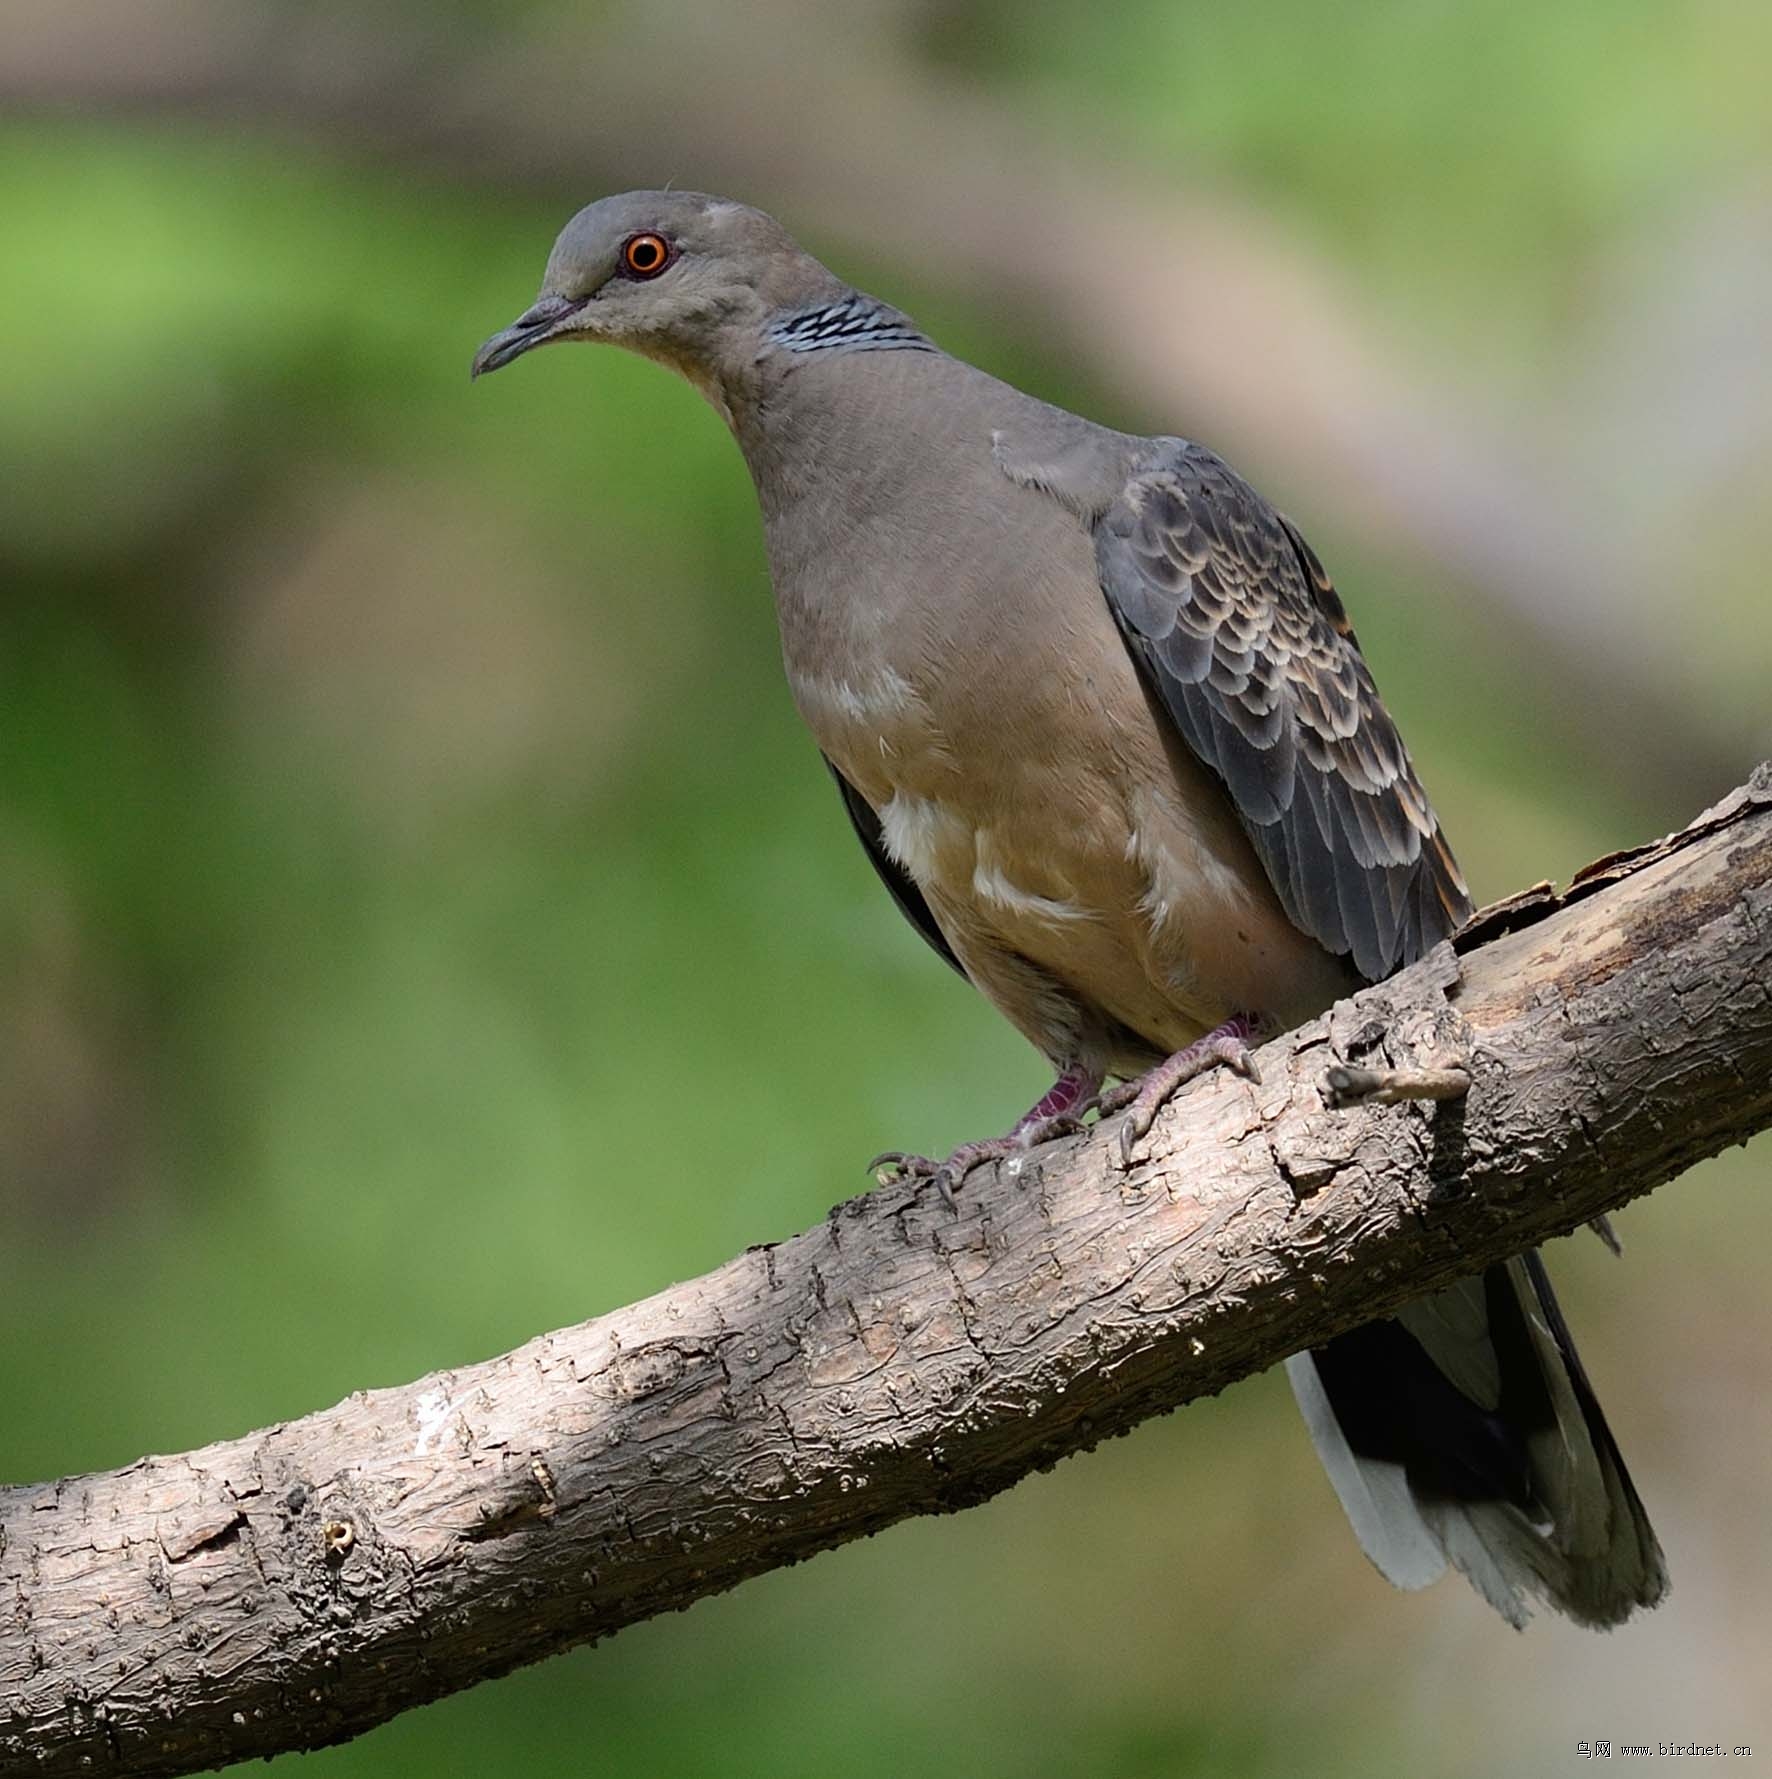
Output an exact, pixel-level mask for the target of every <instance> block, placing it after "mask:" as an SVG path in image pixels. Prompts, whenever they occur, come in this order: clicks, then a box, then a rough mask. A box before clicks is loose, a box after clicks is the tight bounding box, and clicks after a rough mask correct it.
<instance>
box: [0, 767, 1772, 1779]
mask: <svg viewBox="0 0 1772 1779" xmlns="http://www.w3.org/2000/svg"><path fill="white" fill-rule="evenodd" d="M1769 980H1772V767H1761V768H1760V770H1759V771H1758V772H1757V773H1756V774H1755V775H1754V778H1753V780H1752V781H1751V782H1750V784H1749V785H1747V786H1745V787H1743V788H1742V789H1741V790H1740V791H1737V792H1736V793H1734V794H1733V795H1732V796H1731V797H1729V798H1728V799H1726V800H1725V801H1724V802H1723V803H1722V804H1719V805H1718V806H1717V807H1716V808H1715V809H1713V810H1711V811H1710V812H1709V813H1708V814H1707V815H1705V816H1703V817H1701V818H1700V819H1699V821H1698V822H1696V823H1695V824H1694V825H1693V826H1692V827H1690V828H1688V829H1687V830H1685V831H1684V832H1683V833H1681V834H1679V835H1675V836H1672V837H1671V838H1670V839H1668V840H1666V841H1663V842H1661V843H1659V844H1657V845H1654V846H1651V847H1646V848H1643V849H1640V850H1639V851H1637V852H1635V853H1632V854H1627V855H1621V856H1619V857H1616V858H1613V859H1609V860H1605V861H1602V862H1601V863H1600V864H1599V865H1597V866H1594V867H1590V868H1589V870H1588V871H1586V872H1584V873H1582V875H1581V876H1580V877H1578V878H1577V880H1576V882H1575V883H1574V885H1573V886H1572V887H1571V889H1570V890H1569V891H1568V892H1566V893H1565V894H1564V895H1562V896H1558V895H1555V894H1553V893H1552V892H1551V891H1550V890H1549V889H1548V888H1545V887H1541V888H1540V889H1538V890H1535V891H1530V892H1527V893H1526V894H1524V895H1522V896H1517V897H1515V898H1513V899H1512V900H1510V901H1509V902H1506V903H1502V904H1498V905H1497V906H1496V907H1495V908H1493V909H1490V910H1488V911H1486V912H1485V913H1484V914H1483V915H1480V916H1479V917H1478V918H1477V920H1476V921H1475V922H1474V923H1473V924H1472V926H1471V928H1470V929H1468V930H1467V932H1466V933H1465V934H1463V935H1461V936H1460V939H1459V941H1458V950H1457V951H1454V950H1453V949H1452V948H1451V947H1442V948H1440V950H1439V951H1437V952H1435V953H1434V954H1433V955H1431V956H1430V957H1429V958H1427V959H1425V960H1424V961H1423V962H1422V963H1421V964H1420V965H1418V966H1416V967H1415V968H1413V969H1411V970H1409V971H1406V972H1405V973H1404V974H1402V975H1400V976H1398V977H1396V978H1393V979H1392V980H1390V981H1388V982H1385V983H1382V984H1380V985H1378V986H1377V987H1375V988H1372V989H1369V990H1367V991H1366V992H1364V993H1362V994H1361V995H1359V996H1358V997H1356V998H1355V999H1354V1000H1352V1001H1349V1002H1345V1003H1342V1004H1340V1005H1338V1006H1337V1007H1336V1008H1335V1009H1334V1010H1333V1011H1332V1012H1331V1014H1330V1015H1329V1016H1328V1017H1327V1018H1326V1019H1324V1020H1319V1021H1316V1022H1314V1023H1313V1024H1311V1025H1309V1026H1306V1027H1304V1028H1301V1029H1300V1030H1299V1031H1296V1032H1293V1033H1291V1034H1289V1035H1287V1036H1286V1037H1284V1038H1282V1039H1280V1040H1278V1041H1277V1042H1276V1043H1274V1044H1272V1045H1269V1046H1268V1047H1267V1048H1266V1049H1265V1050H1264V1051H1263V1052H1262V1058H1261V1065H1262V1069H1263V1074H1264V1084H1263V1085H1260V1086H1251V1085H1250V1084H1249V1083H1247V1082H1245V1081H1243V1080H1241V1079H1238V1078H1232V1077H1229V1076H1223V1077H1219V1078H1216V1079H1211V1080H1208V1081H1204V1082H1201V1083H1199V1084H1197V1085H1196V1086H1195V1087H1193V1088H1192V1089H1190V1090H1188V1091H1187V1092H1186V1093H1185V1094H1184V1095H1183V1096H1182V1097H1181V1098H1180V1099H1179V1100H1178V1101H1177V1103H1176V1104H1175V1105H1174V1106H1173V1107H1172V1108H1171V1109H1170V1111H1169V1112H1168V1113H1167V1114H1166V1115H1165V1116H1164V1117H1163V1118H1162V1119H1161V1120H1160V1121H1159V1123H1158V1125H1157V1127H1156V1129H1155V1130H1154V1131H1153V1132H1152V1134H1151V1138H1150V1140H1149V1144H1148V1146H1147V1152H1146V1154H1145V1155H1144V1156H1143V1157H1140V1158H1138V1159H1135V1162H1134V1164H1133V1165H1132V1166H1131V1167H1130V1168H1129V1169H1123V1168H1122V1167H1121V1166H1120V1164H1119V1163H1118V1162H1117V1160H1116V1159H1115V1157H1116V1155H1117V1149H1116V1146H1115V1145H1114V1143H1113V1142H1112V1141H1110V1140H1097V1139H1094V1138H1085V1139H1079V1140H1074V1141H1070V1142H1066V1143H1063V1144H1058V1145H1053V1146H1051V1147H1049V1148H1047V1149H1045V1150H1042V1151H1040V1152H1038V1153H1037V1154H1036V1155H1034V1156H1033V1157H1030V1158H1029V1160H1028V1161H1027V1162H1026V1164H1025V1166H1024V1169H1023V1171H1022V1172H1021V1173H1020V1174H1012V1173H1011V1172H1010V1171H1009V1170H1008V1169H1007V1168H1002V1169H998V1170H996V1171H994V1172H992V1171H988V1170H987V1171H981V1172H979V1173H976V1174H974V1175H973V1177H972V1179H971V1181H970V1182H969V1183H968V1185H967V1187H966V1189H965V1191H964V1193H963V1195H962V1203H961V1209H960V1213H959V1214H958V1215H957V1216H954V1215H950V1214H949V1213H948V1212H946V1211H944V1210H943V1209H942V1207H941V1206H940V1204H939V1203H938V1202H937V1201H936V1199H935V1196H934V1194H933V1193H932V1192H929V1191H923V1192H921V1193H917V1192H914V1191H911V1190H909V1189H908V1188H906V1187H904V1186H893V1187H885V1188H882V1189H880V1190H879V1191H877V1192H873V1193H870V1194H868V1195H867V1196H865V1197H863V1198H858V1199H855V1200H852V1201H850V1202H849V1203H847V1204H844V1205H840V1206H838V1207H837V1208H836V1209H835V1210H834V1211H832V1213H831V1215H830V1217H829V1219H828V1220H827V1221H826V1222H825V1223H823V1224H821V1225H819V1226H818V1227H817V1228H815V1229H812V1230H810V1231H808V1232H806V1233H804V1234H802V1235H799V1236H796V1237H794V1238H793V1239H792V1240H790V1241H786V1242H783V1243H780V1244H779V1245H772V1246H768V1247H764V1248H759V1249H753V1250H751V1251H750V1252H748V1253H746V1254H744V1255H742V1256H741V1257H739V1258H738V1259H736V1260H733V1261H731V1262H729V1263H728V1264H727V1265H725V1266H723V1267H721V1268H719V1269H718V1270H717V1271H715V1272H712V1273H710V1274H708V1275H706V1276H705V1277H703V1278H700V1279H697V1280H694V1281H692V1282H690V1283H688V1284H684V1285H678V1286H674V1287H672V1288H671V1289H670V1290H668V1291H665V1292H663V1293H661V1294H660V1295H658V1296H657V1297H654V1298H652V1299H650V1300H648V1301H646V1302H644V1303H639V1304H634V1305H632V1306H630V1307H628V1308H626V1309H623V1310H618V1311H616V1312H614V1313H612V1314H610V1315H606V1316H603V1317H600V1318H598V1319H597V1320H595V1321H592V1322H588V1323H585V1324H582V1325H581V1326H579V1327H576V1328H571V1329H565V1330H562V1331H560V1332H557V1333H554V1334H549V1335H544V1336H542V1337H540V1338H539V1339H537V1340H535V1341H532V1342H531V1343H530V1344H529V1345H527V1346H525V1347H523V1348H520V1349H518V1350H517V1351H515V1352H513V1353H509V1354H506V1355H504V1356H503V1357H501V1358H498V1359H494V1360H491V1361H488V1362H486V1363H483V1364H479V1365H473V1366H468V1367H464V1368H462V1369H459V1370H455V1371H450V1372H443V1373H439V1374H436V1375H433V1376H431V1377H429V1378H426V1379H423V1380H421V1381H420V1382H419V1383H416V1384H412V1385H409V1386H406V1387H405V1388H401V1389H388V1390H376V1391H364V1392H360V1393H359V1394H357V1395H355V1396H353V1397H352V1398H351V1399H350V1400H348V1401H347V1402H345V1403H342V1404H340V1405H339V1406H338V1407H337V1408H334V1409H331V1410H329V1411H327V1412H325V1413H322V1414H316V1415H312V1416H309V1417H308V1418H306V1419H305V1420H301V1421H296V1422H291V1423H287V1424H280V1425H277V1426H274V1427H270V1428H267V1429H264V1430H262V1431H260V1432H257V1433H254V1434H251V1435H249V1436H247V1437H246V1438H244V1439H238V1440H230V1441H226V1442H223V1443H221V1444H218V1445H214V1446H210V1447H208V1448H206V1449H204V1450H202V1451H196V1452H190V1453H186V1454H184V1455H181V1456H176V1457H168V1458H145V1459H143V1460H141V1461H140V1462H139V1463H136V1464H133V1465H131V1466H129V1467H128V1468H126V1469H124V1470H121V1471H117V1472H114V1473H112V1474H109V1475H93V1476H82V1477H71V1478H67V1479H65V1480H63V1481H60V1482H55V1483H49V1484H44V1485H41V1486H37V1487H29V1488H11V1489H5V1490H0V1600H4V1601H5V1602H6V1609H5V1615H4V1617H3V1618H0V1774H9V1775H10V1774H25V1773H30V1774H32V1775H36V1776H38V1779H53V1776H58V1775H64V1774H65V1775H74V1774H93V1773H111V1774H130V1775H145V1774H173V1773H185V1772H190V1771H193V1770H196V1769H198V1768H202V1767H208V1766H214V1765H218V1764H222V1763H225V1762H228V1761H233V1760H240V1759H245V1758H247V1757H249V1756H259V1755H271V1754H275V1753H278V1752H281V1751H283V1750H286V1749H294V1748H308V1747H314V1746H318V1745H321V1744H324V1743H330V1742H336V1741H341V1740H344V1739H347V1738H349V1737H350V1736H352V1735H355V1734H357V1733H359V1732H360V1731H362V1730H365V1729H367V1728H369V1727H370V1726H372V1725H374V1724H377V1723H380V1722H382V1721H385V1720H386V1719H387V1718H389V1717H392V1716H394V1715H396V1714H397V1713H399V1712H401V1711H403V1710H405V1709H407V1708H409V1707H411V1706H414V1705H417V1704H420V1703H423V1702H425V1701H427V1700H430V1699H433V1698H436V1697H438V1696H440V1695H442V1694H445V1693H448V1692H452V1691H455V1690H458V1689H460V1688H462V1687H466V1686H469V1685H471V1684H473V1683H474V1682H476V1681H478V1680H481V1679H484V1678H487V1677H489V1676H492V1675H495V1674H499V1673H502V1672H505V1671H507V1670H509V1669H511V1668H513V1667H515V1666H517V1665H519V1664H521V1663H524V1662H529V1661H533V1660H536V1659H538V1658H539V1657H542V1656H544V1655H547V1654H550V1653H553V1652H555V1651H558V1650H561V1649H564V1648H567V1647H569V1646H571V1645H573V1644H577V1643H582V1642H585V1641H589V1640H594V1639H596V1638H598V1637H602V1636H605V1635H607V1634H609V1633H610V1632H612V1631H615V1630H617V1629H619V1628H620V1627H622V1626H623V1625H627V1624H631V1623H634V1622H635V1621H637V1620H640V1619H643V1618H647V1617H650V1616H653V1615H655V1614H657V1613H660V1612H664V1611H667V1610H674V1609H680V1608H682V1607H684V1606H686V1605H688V1604H690V1603H691V1602H693V1601H694V1600H696V1599H698V1598H701V1597H702V1596H704V1595H707V1594H710V1593H714V1592H716V1591H718V1590H721V1589H723V1588H727V1587H730V1586H732V1585H733V1584H734V1583H736V1582H738V1581H740V1580H743V1579H744V1578H746V1577H747V1576H750V1575H754V1574H758V1573H760V1572H762V1571H764V1570H767V1569H771V1568H775V1567H778V1566H780V1565H782V1564H786V1563H790V1562H793V1561H796V1560H798V1559H799V1558H802V1557H805V1556H808V1555H811V1554H812V1553H814V1552H816V1551H819V1550H822V1549H826V1548H828V1547H830V1546H833V1545H836V1544H840V1543H842V1542H844V1541H846V1540H849V1539H852V1538H857V1537H860V1536H863V1535H865V1534H867V1533H870V1532H873V1531H877V1530H879V1529H881V1528H882V1527H884V1526H887V1525H890V1524H892V1523H893V1522H895V1521H897V1520H900V1519H903V1518H906V1517H908V1516H910V1515H914V1514H920V1513H933V1512H940V1511H946V1510H952V1509H955V1508H959V1507H964V1506H968V1505H971V1504H973V1503H975V1502H979V1501H982V1500H985V1499H986V1498H988V1497H989V1496H991V1495H993V1494H995V1493H997V1492H998V1491H999V1490H1001V1489H1004V1488H1006V1487H1008V1486H1009V1485H1010V1484H1012V1483H1014V1482H1015V1481H1017V1480H1018V1479H1019V1478H1021V1477H1023V1476H1025V1475H1027V1474H1028V1473H1029V1472H1030V1471H1033V1470H1036V1469H1040V1468H1044V1467H1046V1466H1048V1465H1050V1464H1051V1463H1053V1462H1054V1461H1055V1460H1056V1459H1058V1458H1061V1457H1063V1456H1065V1455H1067V1454H1069V1453H1072V1452H1075V1451H1079V1450H1083V1449H1086V1448H1088V1447H1090V1446H1092V1445H1094V1444H1095V1443H1097V1442H1098V1441H1099V1440H1101V1439H1103V1438H1105V1437H1107V1436H1109V1435H1111V1434H1114V1433H1118V1432H1122V1431H1124V1430H1125V1429H1127V1428H1129V1427H1131V1426H1133V1425H1134V1424H1136V1423H1137V1422H1139V1421H1141V1420H1143V1419H1145V1418H1146V1417H1148V1416H1151V1415H1154V1414H1159V1413H1161V1412H1163V1411H1164V1410H1166V1409H1169V1408H1172V1407H1174V1406H1176V1405H1177V1404H1179V1403H1182V1402H1186V1401H1189V1400H1190V1399H1192V1398H1195V1397H1198V1396H1202V1395H1206V1394H1209V1393H1212V1392H1215V1391H1217V1390H1220V1389H1222V1388H1223V1387H1224V1386H1225V1385H1226V1384H1229V1383H1231V1382H1233V1381H1234V1380H1235V1379H1237V1378H1240V1377H1244V1376H1247V1375H1249V1374H1250V1373H1252V1372H1254V1371H1257V1370H1260V1369H1262V1368H1264V1367H1266V1366H1268V1365H1271V1364H1272V1363H1273V1362H1274V1361H1275V1360H1277V1359H1280V1358H1282V1357H1283V1356H1285V1355H1286V1354H1289V1353H1291V1352H1294V1351H1297V1350H1298V1349H1300V1348H1302V1347H1305V1346H1309V1345H1313V1344H1316V1343H1318V1342H1320V1341H1322V1340H1325V1339H1327V1338H1328V1337H1330V1336H1332V1335H1334V1334H1337V1333H1339V1332H1341V1331H1343V1330H1345V1329H1348V1328H1351V1327H1353V1326H1355V1325H1357V1324H1359V1323H1361V1322H1364V1321H1366V1320H1368V1319H1370V1318H1372V1317H1374V1316H1377V1315H1382V1314H1385V1313H1388V1312H1389V1311H1391V1310H1393V1309H1394V1308H1395V1307H1396V1306H1397V1305H1398V1304H1400V1303H1401V1302H1403V1301H1405V1300H1407V1299H1409V1298H1411V1297H1414V1296H1416V1295H1418V1294H1420V1293H1423V1292H1427V1291H1432V1290H1434V1289H1437V1288H1439V1287H1440V1286H1443V1285H1445V1284H1448V1283H1450V1282H1451V1281H1452V1280H1453V1279H1454V1278H1456V1277H1459V1276H1461V1275H1464V1274H1467V1273H1470V1272H1473V1271H1476V1270H1479V1269H1480V1268H1482V1267H1483V1266H1485V1265H1487V1264H1489V1263H1491V1262H1493V1261H1495V1260H1498V1259H1500V1258H1502V1257H1503V1256H1505V1255H1507V1254H1510V1253H1512V1252H1515V1251H1517V1250H1519V1249H1520V1248H1522V1247H1525V1246H1527V1245H1530V1244H1533V1243H1537V1242H1540V1241H1543V1240H1545V1239H1548V1238H1549V1237H1552V1236H1555V1235H1558V1234H1561V1233H1564V1232H1567V1231H1569V1230H1571V1229H1573V1228H1574V1227H1576V1226H1577V1225H1578V1224H1580V1223H1582V1222H1584V1221H1586V1220H1588V1219H1591V1218H1594V1217H1597V1216H1600V1215H1601V1214H1603V1213H1605V1212H1606V1211H1609V1210H1611V1209H1614V1208H1616V1207H1617V1206H1619V1205H1622V1204H1624V1203H1625V1202H1626V1201H1627V1200H1629V1199H1631V1198H1634V1197H1636V1196H1637V1195H1639V1194H1641V1193H1644V1192H1647V1191H1649V1190H1650V1189H1651V1188H1653V1187H1654V1186H1656V1185H1658V1184H1660V1183H1661V1182H1663V1181H1665V1180H1667V1179H1670V1178H1672V1177H1673V1176H1674V1175H1675V1174H1677V1173H1679V1172H1680V1171H1681V1170H1682V1169H1684V1168H1685V1167H1687V1166H1689V1165H1690V1164H1691V1163H1693V1162H1695V1161H1697V1160H1699V1159H1700V1158H1702V1157H1704V1156H1707V1155H1711V1154H1714V1153H1716V1152H1717V1151H1718V1150H1720V1149H1722V1148H1724V1147H1726V1146H1728V1145H1730V1144H1733V1143H1738V1142H1741V1141H1744V1140H1745V1139H1746V1138H1747V1137H1748V1136H1749V1135H1750V1134H1752V1133H1753V1132H1754V1131H1756V1130H1759V1129H1761V1128H1763V1127H1764V1126H1766V1125H1767V1124H1768V1123H1772V997H1769V996H1768V994H1767V992H1766V983H1767V982H1768V981H1769ZM1374 1062H1377V1063H1381V1064H1387V1065H1392V1066H1396V1067H1399V1068H1411V1067H1415V1068H1420V1067H1428V1066H1431V1067H1435V1068H1445V1067H1447V1066H1453V1067H1456V1068H1459V1069H1462V1070H1464V1071H1465V1072H1467V1073H1468V1074H1469V1075H1470V1076H1471V1078H1472V1081H1473V1083H1474V1085H1473V1087H1472V1091H1471V1093H1470V1094H1469V1096H1468V1098H1466V1099H1463V1100H1459V1101H1456V1102H1449V1103H1445V1104H1441V1105H1437V1106H1432V1107H1428V1106H1423V1105H1411V1106H1405V1107H1397V1108H1376V1107H1365V1108H1360V1109H1357V1110H1354V1111H1350V1112H1346V1113H1334V1112H1331V1111H1329V1110H1327V1109H1326V1107H1325V1104H1324V1101H1323V1098H1322V1094H1321V1084H1322V1082H1323V1081H1324V1078H1325V1074H1326V1071H1328V1070H1330V1069H1331V1068H1332V1067H1334V1066H1336V1065H1344V1066H1351V1067H1354V1068H1359V1067H1362V1066H1366V1065H1369V1064H1372V1063H1374ZM339 1234H340V1239H341V1240H343V1239H348V1236H349V1232H348V1230H341V1231H340V1232H339Z"/></svg>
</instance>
